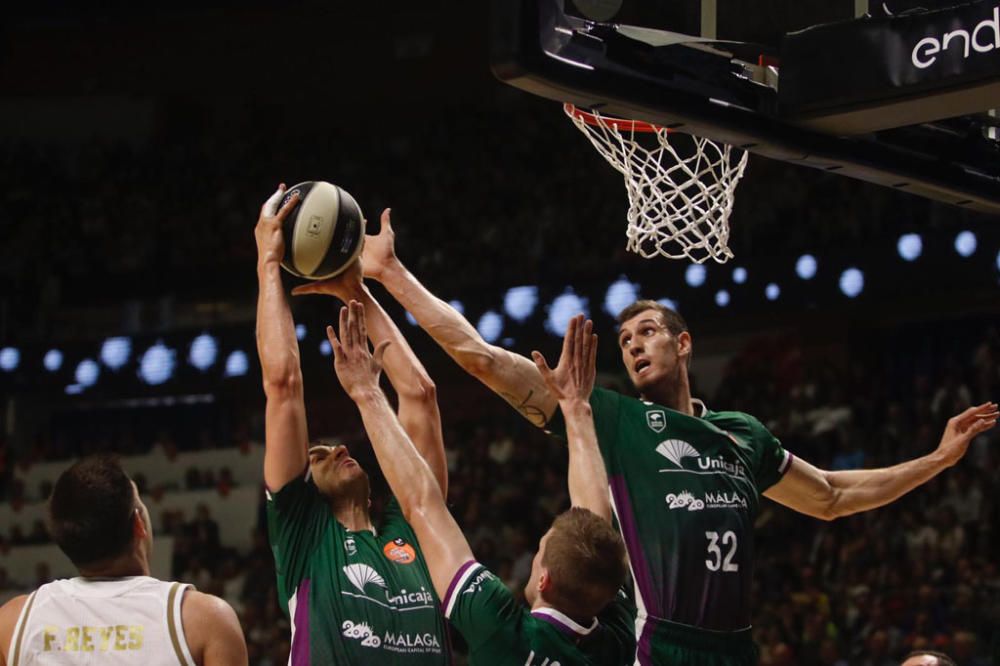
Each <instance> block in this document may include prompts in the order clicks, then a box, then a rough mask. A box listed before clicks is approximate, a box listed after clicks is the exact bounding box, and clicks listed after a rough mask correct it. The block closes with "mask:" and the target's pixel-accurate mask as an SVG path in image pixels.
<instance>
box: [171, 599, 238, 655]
mask: <svg viewBox="0 0 1000 666" xmlns="http://www.w3.org/2000/svg"><path fill="white" fill-rule="evenodd" d="M181 621H182V622H183V623H184V635H185V637H186V638H187V643H188V648H189V649H190V650H191V656H192V657H193V658H194V661H195V663H196V664H199V666H246V665H247V662H248V656H247V645H246V639H245V638H244V637H243V629H242V627H241V626H240V621H239V618H237V617H236V612H235V611H234V610H233V608H232V607H231V606H230V605H229V604H228V603H226V602H225V601H223V600H222V599H219V598H218V597H215V596H212V595H211V594H204V593H202V592H197V591H195V590H190V589H189V590H188V591H187V592H186V593H185V594H184V599H183V601H182V603H181Z"/></svg>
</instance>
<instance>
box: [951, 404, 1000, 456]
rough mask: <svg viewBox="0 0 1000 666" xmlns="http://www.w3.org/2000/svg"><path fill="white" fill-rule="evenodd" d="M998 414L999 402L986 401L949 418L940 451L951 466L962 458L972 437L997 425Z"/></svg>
mask: <svg viewBox="0 0 1000 666" xmlns="http://www.w3.org/2000/svg"><path fill="white" fill-rule="evenodd" d="M997 416H998V412H997V404H996V403H995V402H984V403H983V404H981V405H977V406H975V407H969V408H968V409H967V410H965V411H964V412H962V413H961V414H959V415H957V416H953V417H951V418H950V419H948V425H947V426H945V429H944V435H942V436H941V443H940V444H938V451H940V452H941V453H942V454H943V455H944V459H945V462H946V464H947V465H948V466H951V465H954V464H955V463H957V462H958V461H959V460H961V459H962V456H964V455H965V452H966V451H967V450H968V448H969V442H971V441H972V438H973V437H976V436H977V435H980V434H982V433H984V432H986V431H987V430H989V429H990V428H992V427H993V426H995V425H996V424H997Z"/></svg>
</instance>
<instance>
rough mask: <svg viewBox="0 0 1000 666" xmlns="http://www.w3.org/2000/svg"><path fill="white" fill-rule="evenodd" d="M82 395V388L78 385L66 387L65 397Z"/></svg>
mask: <svg viewBox="0 0 1000 666" xmlns="http://www.w3.org/2000/svg"><path fill="white" fill-rule="evenodd" d="M80 393H83V387H82V386H80V385H79V384H70V385H68V386H67V387H66V395H78V394H80Z"/></svg>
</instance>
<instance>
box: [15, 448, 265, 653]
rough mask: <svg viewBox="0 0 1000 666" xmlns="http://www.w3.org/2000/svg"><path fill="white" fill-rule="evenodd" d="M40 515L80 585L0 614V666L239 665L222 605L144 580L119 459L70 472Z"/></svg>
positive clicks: (131, 496)
mask: <svg viewBox="0 0 1000 666" xmlns="http://www.w3.org/2000/svg"><path fill="white" fill-rule="evenodd" d="M48 510H49V531H50V533H51V534H52V539H53V540H54V541H55V542H56V545H58V546H59V548H60V549H61V550H62V551H63V552H64V553H66V556H67V557H69V559H70V561H72V562H73V564H74V565H75V566H76V568H77V570H78V571H79V573H80V575H79V576H78V577H76V578H70V579H67V580H56V581H53V582H51V583H46V584H45V585H42V586H41V587H40V588H38V589H37V590H35V591H34V592H32V593H31V594H30V595H22V596H19V597H15V598H13V599H11V600H10V601H8V602H7V603H6V604H5V605H4V607H3V608H2V609H0V649H2V656H0V659H2V660H3V661H2V663H4V664H7V666H28V665H30V664H36V663H44V664H51V663H73V662H75V661H76V660H81V661H80V663H85V662H86V663H93V661H94V660H97V661H100V662H101V663H106V664H123V665H124V664H137V663H142V664H144V665H145V666H157V665H158V664H163V665H168V664H169V665H170V666H176V665H177V664H181V666H191V665H193V664H198V665H199V666H200V665H205V666H214V665H224V666H235V665H238V664H242V665H243V666H245V665H246V663H247V648H246V642H245V641H244V639H243V630H242V629H241V628H240V623H239V620H238V619H237V617H236V613H235V612H234V611H233V609H232V608H231V607H230V606H229V604H227V603H226V602H225V601H223V600H222V599H219V598H217V597H214V596H212V595H209V594H202V593H201V592H197V591H196V590H194V589H193V588H192V587H191V586H190V585H185V584H183V583H170V582H165V581H160V580H157V579H155V578H151V577H150V575H149V572H150V568H149V558H150V554H151V553H152V550H153V529H152V526H151V525H150V522H149V511H147V510H146V505H145V504H143V503H142V500H141V499H140V498H139V493H138V490H137V489H136V487H135V483H133V482H132V480H131V479H130V478H129V477H128V475H127V474H126V473H125V471H124V470H123V469H122V468H121V465H120V464H119V462H118V460H117V459H115V458H113V457H111V456H104V455H101V456H92V457H89V458H84V459H83V460H81V461H79V462H77V463H76V464H74V465H72V466H71V467H70V468H69V469H67V470H66V471H65V472H63V473H62V474H61V475H60V476H59V478H58V480H56V483H55V486H54V487H53V490H52V496H51V497H50V498H49V506H48ZM98 655H99V656H98Z"/></svg>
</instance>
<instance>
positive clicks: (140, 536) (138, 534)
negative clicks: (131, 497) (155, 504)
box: [132, 507, 148, 541]
mask: <svg viewBox="0 0 1000 666" xmlns="http://www.w3.org/2000/svg"><path fill="white" fill-rule="evenodd" d="M147 534H148V531H147V530H146V521H145V520H143V518H142V510H140V509H139V507H136V508H135V509H133V510H132V536H133V538H135V540H136V541H142V540H144V539H145V538H146V535H147Z"/></svg>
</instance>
